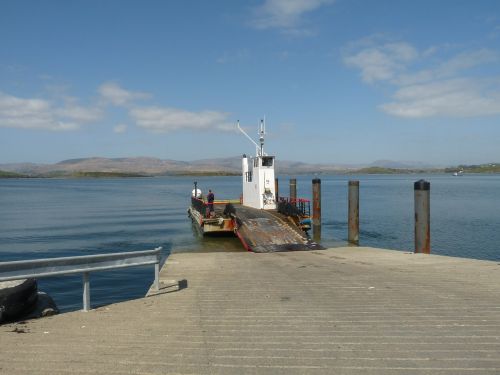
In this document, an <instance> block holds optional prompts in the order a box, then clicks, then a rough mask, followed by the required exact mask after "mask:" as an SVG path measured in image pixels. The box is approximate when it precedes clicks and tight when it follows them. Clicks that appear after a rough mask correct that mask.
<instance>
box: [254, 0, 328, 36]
mask: <svg viewBox="0 0 500 375" xmlns="http://www.w3.org/2000/svg"><path fill="white" fill-rule="evenodd" d="M332 2H333V0H266V1H265V2H264V4H262V5H261V6H260V7H258V8H257V9H256V10H255V14H256V17H255V18H254V20H253V26H254V27H255V28H257V29H271V28H278V29H282V30H287V31H289V32H291V33H304V32H306V33H308V31H307V30H300V29H299V28H298V26H299V25H300V22H301V18H302V17H303V15H304V14H306V13H309V12H312V11H314V10H316V9H318V8H320V7H322V6H323V5H326V4H331V3H332Z"/></svg>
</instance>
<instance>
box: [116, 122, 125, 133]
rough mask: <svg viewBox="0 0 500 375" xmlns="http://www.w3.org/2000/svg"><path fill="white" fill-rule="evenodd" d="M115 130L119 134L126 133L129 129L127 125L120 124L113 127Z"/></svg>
mask: <svg viewBox="0 0 500 375" xmlns="http://www.w3.org/2000/svg"><path fill="white" fill-rule="evenodd" d="M113 131H114V132H115V133H117V134H121V133H125V132H126V131H127V125H125V124H118V125H116V126H115V127H114V128H113Z"/></svg>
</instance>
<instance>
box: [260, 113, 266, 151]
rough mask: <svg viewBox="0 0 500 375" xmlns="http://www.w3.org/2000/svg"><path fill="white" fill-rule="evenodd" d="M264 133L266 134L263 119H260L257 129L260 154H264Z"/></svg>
mask: <svg viewBox="0 0 500 375" xmlns="http://www.w3.org/2000/svg"><path fill="white" fill-rule="evenodd" d="M265 134H266V123H265V120H260V129H259V142H260V156H264V135H265Z"/></svg>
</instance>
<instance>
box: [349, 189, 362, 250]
mask: <svg viewBox="0 0 500 375" xmlns="http://www.w3.org/2000/svg"><path fill="white" fill-rule="evenodd" d="M348 199H349V208H348V211H349V213H348V218H349V219H348V221H349V223H348V233H347V239H348V241H349V242H350V243H352V244H354V245H359V181H349V192H348Z"/></svg>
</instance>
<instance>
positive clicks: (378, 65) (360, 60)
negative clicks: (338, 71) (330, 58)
mask: <svg viewBox="0 0 500 375" xmlns="http://www.w3.org/2000/svg"><path fill="white" fill-rule="evenodd" d="M367 41H368V43H370V42H371V41H370V40H369V39H367ZM353 45H354V44H353ZM354 46H355V47H357V48H358V49H357V50H354V51H353V49H352V48H351V50H350V51H349V53H348V54H346V55H345V56H344V63H345V64H346V65H347V66H350V67H355V68H358V69H359V70H360V72H361V76H362V79H363V81H364V82H366V83H370V84H371V83H375V82H381V83H386V84H388V85H392V86H393V87H395V93H394V95H393V101H391V102H389V103H386V104H382V105H380V106H379V108H380V109H381V110H382V111H384V112H386V113H388V114H390V115H393V116H399V117H405V118H423V117H433V116H447V117H470V116H486V115H492V114H499V113H500V80H499V79H498V78H495V77H490V78H484V76H477V74H476V75H475V74H474V72H473V71H472V68H475V67H477V66H483V65H486V64H490V63H495V62H498V61H499V60H500V54H499V53H498V52H497V51H494V50H491V49H485V48H484V49H478V50H472V51H462V52H460V53H457V54H456V55H454V56H451V57H449V56H448V57H442V56H441V55H442V54H443V53H444V51H440V49H439V48H438V47H436V46H432V47H430V48H427V49H425V50H423V52H419V51H418V50H417V48H416V47H414V46H412V45H411V44H409V43H406V42H399V43H385V44H379V45H368V46H367V45H366V41H365V42H364V43H363V45H360V44H358V45H357V46H356V45H354ZM416 67H418V68H416ZM483 74H484V73H483Z"/></svg>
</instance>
